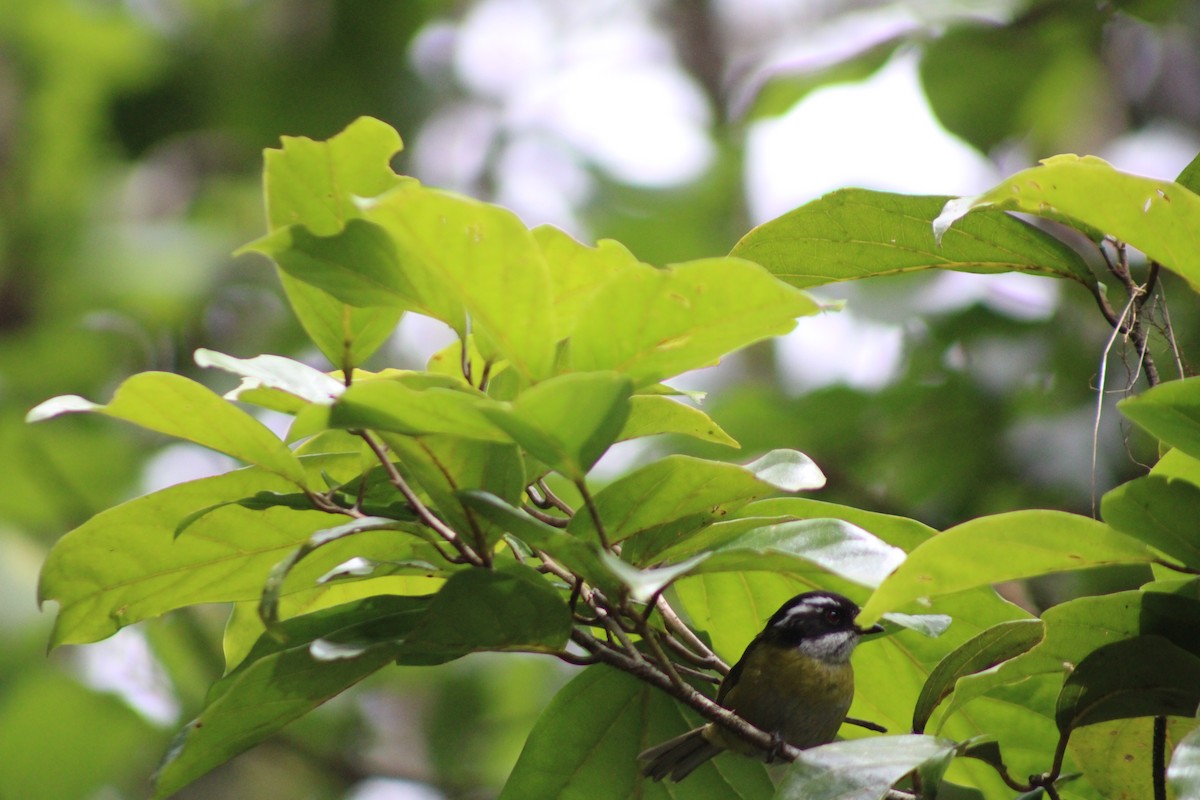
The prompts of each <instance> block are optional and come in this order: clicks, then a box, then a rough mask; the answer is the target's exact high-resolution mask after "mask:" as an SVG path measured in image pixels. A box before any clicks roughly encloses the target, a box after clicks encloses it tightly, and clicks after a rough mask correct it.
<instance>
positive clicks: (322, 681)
mask: <svg viewBox="0 0 1200 800" xmlns="http://www.w3.org/2000/svg"><path fill="white" fill-rule="evenodd" d="M392 657H393V653H392V652H391V650H390V649H389V648H387V647H384V646H377V647H375V648H372V649H371V650H369V651H367V652H363V653H360V654H359V655H358V656H357V657H356V658H347V659H341V660H337V661H318V660H316V659H314V658H313V657H312V655H311V654H310V653H309V648H308V646H306V645H302V646H299V647H293V648H291V649H289V650H283V651H280V652H278V653H274V654H272V655H269V656H266V657H264V658H260V659H257V660H255V661H252V662H249V664H248V666H246V667H245V668H244V669H241V670H239V671H237V672H235V673H234V674H233V675H231V676H229V677H227V678H225V679H224V680H223V681H222V682H218V683H217V684H216V685H215V686H214V687H213V691H212V693H211V694H210V698H209V701H208V703H207V704H206V706H205V708H204V711H202V712H201V714H200V716H198V717H197V718H196V719H194V720H192V721H191V722H190V723H188V725H187V727H185V728H184V729H183V730H182V731H181V732H180V733H179V735H178V736H177V737H176V739H175V742H174V744H173V745H172V747H171V749H170V751H168V753H167V755H166V757H165V758H164V760H163V764H162V766H161V767H160V768H159V771H158V773H157V775H156V776H155V781H154V789H155V791H154V797H155V798H165V797H169V796H170V795H172V794H174V793H175V792H177V791H179V790H180V789H182V788H183V787H184V786H187V785H188V784H189V783H191V782H192V781H194V780H196V779H197V778H199V777H200V776H201V775H203V774H205V773H206V772H208V771H209V770H211V769H213V768H214V767H216V766H218V765H220V764H223V763H225V762H226V761H228V760H229V759H231V758H233V757H234V756H235V755H237V754H239V753H242V752H245V751H246V750H248V749H250V748H251V747H253V746H254V745H256V744H258V743H259V742H261V741H262V740H263V739H265V738H267V737H268V736H269V735H271V734H272V733H274V732H275V731H277V730H279V729H280V728H282V727H283V726H284V725H286V724H287V723H289V722H291V721H292V720H294V719H297V718H298V717H300V716H302V715H304V714H306V713H308V712H309V711H311V710H312V709H314V708H316V707H317V706H319V705H320V704H321V703H324V702H325V701H326V700H328V699H330V698H331V697H334V696H335V695H337V694H340V693H341V692H343V691H345V690H346V689H348V688H349V687H351V686H353V685H354V684H355V683H357V682H358V681H360V680H362V679H363V678H365V677H367V676H368V675H370V674H371V673H373V672H375V671H377V670H379V669H380V668H381V667H384V666H386V665H387V664H388V663H389V662H390V661H391V660H392Z"/></svg>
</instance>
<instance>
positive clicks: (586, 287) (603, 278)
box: [532, 225, 640, 339]
mask: <svg viewBox="0 0 1200 800" xmlns="http://www.w3.org/2000/svg"><path fill="white" fill-rule="evenodd" d="M532 233H533V238H534V239H535V240H536V241H537V243H538V246H539V247H540V248H541V249H542V255H543V256H545V259H546V264H547V265H548V266H549V270H550V292H551V307H552V308H553V310H554V330H555V332H556V334H557V336H558V338H559V339H565V338H567V337H569V336H570V335H571V333H572V332H573V331H574V329H575V324H576V322H577V320H578V319H579V314H580V312H581V311H582V310H583V308H584V306H586V305H587V304H588V303H589V302H590V301H591V299H592V296H593V295H595V294H596V292H597V291H599V289H600V287H601V286H603V285H604V284H605V283H606V282H607V281H608V280H609V278H611V277H612V276H613V275H616V274H617V273H618V272H620V271H621V270H624V269H627V268H632V267H637V266H640V262H639V261H638V260H637V258H636V257H635V256H634V255H633V253H631V252H629V249H628V248H626V247H625V245H623V244H621V243H620V242H617V241H614V240H612V239H601V240H600V241H599V242H597V243H596V246H595V247H587V246H586V245H583V244H581V243H579V242H577V241H575V240H574V239H572V238H571V237H570V236H568V235H567V234H565V233H563V232H562V231H560V230H559V229H558V228H555V227H552V226H550V225H541V226H539V227H537V228H534V229H533V231H532Z"/></svg>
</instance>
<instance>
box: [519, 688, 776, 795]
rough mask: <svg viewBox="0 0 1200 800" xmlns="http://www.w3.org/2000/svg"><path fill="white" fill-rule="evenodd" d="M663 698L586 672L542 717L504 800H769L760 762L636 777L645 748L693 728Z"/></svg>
mask: <svg viewBox="0 0 1200 800" xmlns="http://www.w3.org/2000/svg"><path fill="white" fill-rule="evenodd" d="M695 724H696V722H695V718H694V717H693V716H692V715H691V714H690V713H687V714H685V713H683V712H682V711H681V710H680V708H679V706H677V705H676V704H675V703H674V702H673V701H672V700H671V699H670V698H668V697H667V696H666V695H665V694H663V693H662V692H660V691H658V690H657V689H653V688H651V687H649V686H648V685H646V684H645V683H642V682H641V681H639V680H637V679H636V678H633V677H632V676H630V675H627V674H625V673H623V672H619V671H617V670H614V669H611V668H609V667H606V666H594V667H589V668H588V669H586V670H584V671H583V672H582V673H580V674H579V675H578V676H577V677H576V678H575V679H574V680H572V681H571V682H570V683H569V684H567V686H566V687H564V688H563V689H562V690H561V691H559V693H558V694H557V695H556V696H555V698H554V700H553V701H551V703H550V705H549V706H547V707H546V710H545V711H544V712H543V713H542V716H541V718H540V719H539V720H538V722H537V725H535V726H534V729H533V732H532V733H531V734H530V735H529V739H528V740H527V741H526V742H525V749H524V750H523V751H522V752H521V757H520V758H519V759H518V760H517V764H516V766H515V767H514V768H513V771H512V775H511V776H510V777H509V779H508V783H507V784H505V786H504V790H503V791H502V792H501V794H500V798H501V800H525V798H533V797H554V798H558V800H726V799H727V798H732V799H734V800H766V798H769V797H771V795H772V792H773V787H772V785H771V781H770V779H769V778H768V777H767V773H766V771H765V770H764V769H763V766H762V764H760V763H758V762H756V761H753V760H751V759H748V758H743V757H741V756H737V755H721V756H717V757H716V758H715V759H713V760H712V761H710V762H708V763H707V764H705V765H703V766H701V767H699V768H698V769H697V770H696V772H695V774H694V775H692V776H690V777H689V778H688V780H686V781H683V782H681V783H678V784H666V783H654V782H653V781H651V780H650V779H648V778H646V777H644V776H643V775H641V774H640V773H639V772H638V766H639V765H638V761H637V755H638V753H640V752H641V751H642V750H644V749H646V748H647V747H650V746H651V745H654V744H657V743H659V742H661V741H665V740H666V739H669V738H671V737H672V736H677V735H678V734H680V733H682V732H683V731H684V730H687V729H688V728H689V727H691V726H693V725H695Z"/></svg>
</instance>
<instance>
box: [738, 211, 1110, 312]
mask: <svg viewBox="0 0 1200 800" xmlns="http://www.w3.org/2000/svg"><path fill="white" fill-rule="evenodd" d="M949 199H950V198H948V197H914V196H911V195H900V194H889V193H886V192H875V191H869V190H866V189H841V190H838V191H836V192H832V193H831V194H827V195H825V196H824V197H821V198H819V199H817V200H814V201H812V202H811V203H808V204H806V205H803V206H801V207H800V208H797V209H795V210H794V211H790V212H788V213H787V214H784V215H783V216H781V217H778V218H776V219H773V220H771V221H769V222H764V223H763V224H762V225H759V226H758V227H757V228H755V229H754V230H752V231H750V233H748V234H746V235H745V236H744V237H743V238H742V240H741V241H740V242H738V243H737V246H736V247H734V249H733V252H732V255H735V256H738V257H741V258H747V259H749V260H751V261H755V262H757V263H759V264H762V265H763V266H764V267H766V268H767V269H769V270H770V271H771V272H772V273H773V274H774V275H776V276H778V277H779V278H781V279H782V280H785V281H787V282H788V283H790V284H792V285H793V286H797V287H800V288H804V287H807V286H817V285H820V284H824V283H832V282H834V281H845V280H858V279H861V278H870V277H878V276H883V275H897V274H901V273H905V272H915V271H919V270H926V269H954V270H961V271H964V272H984V273H988V272H1013V271H1017V272H1034V273H1039V274H1044V275H1053V276H1056V277H1060V278H1070V279H1071V280H1074V281H1077V282H1080V283H1083V284H1085V285H1091V284H1092V283H1093V281H1094V279H1093V278H1092V275H1091V272H1090V271H1089V270H1088V267H1087V265H1086V264H1085V263H1084V262H1083V259H1081V258H1080V257H1079V255H1078V254H1077V253H1076V252H1075V251H1074V250H1072V249H1071V248H1070V247H1068V246H1066V245H1065V244H1063V243H1062V242H1060V241H1059V240H1058V239H1055V238H1054V237H1053V236H1050V235H1049V234H1047V233H1045V232H1043V231H1041V230H1038V229H1037V228H1035V227H1033V226H1032V225H1030V224H1028V223H1026V222H1023V221H1021V220H1019V219H1017V218H1015V217H1012V216H1010V215H1008V214H1002V213H991V214H975V215H972V216H971V217H969V218H968V219H965V220H963V222H962V224H961V225H956V226H955V227H954V228H952V229H951V231H950V232H949V233H947V235H946V236H945V237H944V238H943V239H942V241H941V243H940V244H939V243H938V242H937V241H935V239H934V235H933V228H932V224H933V221H934V219H936V218H937V216H938V214H940V213H941V211H942V208H943V207H944V206H945V204H946V202H947V201H948V200H949ZM968 221H969V222H970V224H969V225H968V224H967V222H968ZM952 234H953V235H952Z"/></svg>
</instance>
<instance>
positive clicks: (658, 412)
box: [617, 394, 739, 447]
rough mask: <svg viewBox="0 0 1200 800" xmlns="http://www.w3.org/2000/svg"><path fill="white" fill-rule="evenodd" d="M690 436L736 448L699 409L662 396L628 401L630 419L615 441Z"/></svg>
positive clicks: (645, 395)
mask: <svg viewBox="0 0 1200 800" xmlns="http://www.w3.org/2000/svg"><path fill="white" fill-rule="evenodd" d="M672 433H673V434H676V435H679V436H690V437H692V438H693V439H699V440H700V441H702V442H713V443H715V444H724V445H729V446H730V447H738V446H739V445H738V443H737V440H736V439H734V438H733V437H732V436H730V435H729V434H728V433H726V432H725V430H724V429H723V428H722V427H721V426H720V425H718V424H717V423H716V422H714V421H713V419H712V418H711V417H710V416H708V414H705V413H704V412H703V411H701V410H700V409H698V408H693V407H692V406H689V405H685V404H684V403H681V402H679V401H677V400H673V399H671V398H670V397H664V396H663V395H657V394H655V395H650V394H639V395H634V396H633V397H632V398H630V407H629V417H628V418H627V419H626V420H625V427H623V428H621V433H620V435H618V436H617V441H620V442H623V441H626V440H628V439H637V438H639V437H642V436H657V435H659V434H672Z"/></svg>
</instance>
